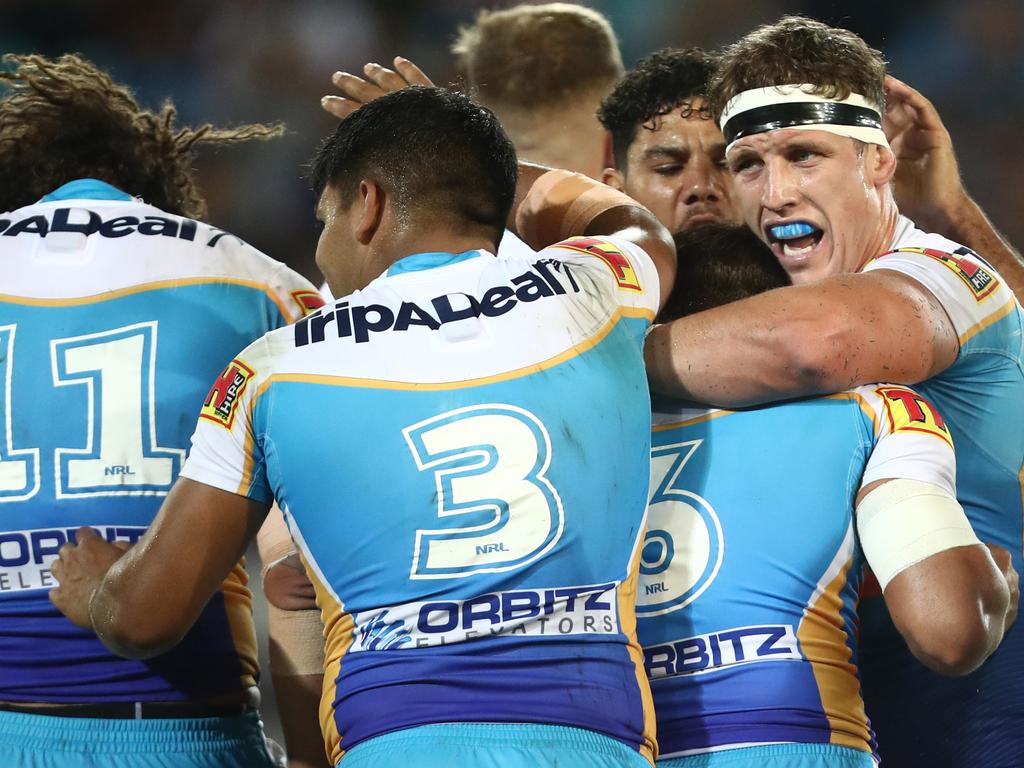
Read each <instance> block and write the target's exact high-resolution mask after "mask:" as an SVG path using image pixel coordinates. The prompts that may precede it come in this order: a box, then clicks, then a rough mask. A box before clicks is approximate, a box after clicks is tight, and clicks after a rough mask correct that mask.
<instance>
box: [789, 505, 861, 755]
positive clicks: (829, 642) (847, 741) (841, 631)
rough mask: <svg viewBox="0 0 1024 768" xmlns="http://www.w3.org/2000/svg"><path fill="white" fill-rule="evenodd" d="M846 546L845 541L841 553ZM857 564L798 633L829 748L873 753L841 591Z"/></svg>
mask: <svg viewBox="0 0 1024 768" xmlns="http://www.w3.org/2000/svg"><path fill="white" fill-rule="evenodd" d="M851 525H852V523H851ZM845 546H846V541H844V542H843V545H842V546H841V547H840V550H842V548H844V547H845ZM838 554H839V553H837V555H838ZM853 560H854V557H853V555H852V554H851V555H850V556H849V557H848V558H847V559H846V560H845V562H844V563H843V564H842V566H841V567H840V568H839V571H838V573H836V575H835V577H834V578H833V579H832V580H831V581H830V582H829V583H828V584H827V585H826V586H825V588H824V589H823V590H822V592H821V594H819V595H818V597H817V599H816V600H815V601H814V602H813V603H811V604H809V605H808V606H807V608H806V609H805V611H804V616H803V618H802V619H801V620H800V626H799V627H798V628H797V633H796V634H797V638H798V639H799V641H800V649H801V651H802V652H803V654H804V657H805V658H806V659H807V660H808V661H809V662H810V664H811V669H812V670H813V672H814V680H815V682H816V683H817V684H818V695H819V696H820V697H821V707H822V710H823V712H824V714H825V717H826V719H827V720H828V724H829V730H830V731H831V737H830V739H829V741H830V743H832V744H837V745H840V746H844V747H852V748H853V749H858V750H861V751H862V752H870V751H871V746H870V740H871V732H870V730H869V729H868V720H867V715H866V714H865V712H864V700H863V699H862V698H861V695H860V679H859V678H858V677H857V668H856V667H855V666H854V665H853V663H852V662H851V659H852V658H853V651H852V650H851V649H850V645H849V640H850V637H849V635H848V634H847V632H846V628H845V627H844V625H843V614H842V611H843V598H842V591H843V587H845V586H846V583H847V577H848V574H849V571H850V567H851V566H852V565H853Z"/></svg>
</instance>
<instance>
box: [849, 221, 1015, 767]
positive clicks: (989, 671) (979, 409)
mask: <svg viewBox="0 0 1024 768" xmlns="http://www.w3.org/2000/svg"><path fill="white" fill-rule="evenodd" d="M866 269H868V270H872V269H888V270H895V271H898V272H901V273H904V274H906V275H909V276H910V277H912V278H914V279H915V280H918V281H919V282H920V283H921V284H922V285H924V286H925V287H926V288H928V289H929V290H930V291H931V292H932V293H933V294H934V295H935V296H936V298H937V299H938V300H939V302H940V303H941V304H942V306H943V308H944V309H945V310H946V312H947V314H948V315H949V317H950V319H951V321H952V323H953V327H954V328H955V329H956V332H957V334H958V335H959V337H960V354H959V355H958V357H957V359H956V361H955V362H954V363H953V365H951V366H950V367H949V368H947V369H946V370H944V371H942V372H941V373H940V374H938V375H937V376H935V377H934V378H931V379H929V380H928V381H925V382H922V383H920V384H918V385H917V386H916V388H917V389H919V390H920V391H921V392H922V393H923V394H925V395H926V396H927V397H929V398H930V399H931V400H932V401H933V402H934V403H935V404H936V406H937V407H938V408H939V410H940V411H941V412H942V414H943V415H944V416H945V418H946V421H947V423H948V424H949V428H950V431H951V432H952V435H953V438H954V441H955V443H956V452H957V466H958V481H957V486H958V494H957V495H958V498H959V499H960V502H961V503H962V504H963V506H964V510H965V511H966V512H967V515H968V517H969V518H970V520H971V524H972V525H973V526H974V529H975V530H976V531H977V533H978V537H979V538H980V539H981V540H982V541H987V542H993V543H995V544H999V545H1000V546H1003V547H1005V548H1006V549H1008V550H1009V551H1010V553H1011V555H1012V556H1013V564H1014V566H1015V567H1016V569H1017V571H1018V572H1021V571H1022V570H1024V559H1022V538H1024V505H1022V498H1021V496H1022V491H1024V468H1022V465H1024V335H1022V329H1024V313H1022V311H1021V307H1020V304H1019V303H1018V301H1016V300H1015V299H1014V296H1013V294H1012V292H1011V291H1010V289H1009V288H1008V287H1007V286H1006V285H1005V284H1004V282H1003V280H1002V278H1001V277H1000V276H999V275H998V273H996V272H995V271H994V270H993V269H992V267H991V266H990V265H988V264H987V263H986V262H985V261H984V259H982V258H980V257H978V255H977V254H975V253H973V252H972V251H970V250H969V249H967V248H964V247H963V246H961V245H959V244H958V243H954V242H952V241H950V240H947V239H945V238H943V237H940V236H938V235H934V234H928V233H925V232H922V231H920V230H917V229H915V228H914V225H913V223H912V222H910V221H909V220H908V219H906V218H901V219H900V222H899V225H898V227H897V231H896V236H895V238H894V242H893V246H892V252H891V253H888V254H885V255H883V256H880V257H879V258H878V259H876V260H874V261H873V262H871V263H870V264H869V265H868V266H867V267H866ZM862 613H863V615H864V635H863V637H864V642H863V647H864V655H863V663H862V669H863V673H864V691H865V698H866V700H867V702H868V708H869V714H870V715H871V718H872V722H873V723H874V724H875V730H876V733H877V734H878V743H879V748H880V750H881V752H882V755H883V757H886V758H887V759H888V760H890V761H891V762H892V764H893V765H929V766H947V765H949V766H971V768H1001V767H1002V766H1008V765H1024V630H1022V629H1021V628H1020V627H1019V626H1017V625H1014V627H1012V628H1011V629H1010V631H1009V632H1008V633H1007V635H1006V637H1005V638H1004V640H1003V644H1002V646H1001V647H1000V648H999V649H998V650H997V651H996V652H995V653H994V654H993V655H992V656H991V657H990V658H989V659H988V661H986V662H985V664H984V665H983V666H982V667H981V668H980V669H979V670H978V671H977V672H974V673H973V674H971V675H968V676H967V677H963V678H944V677H941V676H939V675H937V674H935V673H933V672H930V671H929V670H927V669H925V668H924V667H923V666H921V665H920V664H917V663H915V662H914V660H913V659H912V657H910V655H909V652H908V651H907V650H906V648H905V646H904V645H903V644H902V642H901V641H900V639H899V637H898V635H897V633H896V631H895V629H894V628H893V627H892V625H891V623H890V621H889V619H888V616H887V615H886V614H885V610H884V605H882V604H881V601H880V600H877V599H875V600H870V599H866V600H865V601H864V603H863V608H862Z"/></svg>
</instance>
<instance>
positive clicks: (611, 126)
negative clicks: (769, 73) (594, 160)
mask: <svg viewBox="0 0 1024 768" xmlns="http://www.w3.org/2000/svg"><path fill="white" fill-rule="evenodd" d="M716 63H717V58H716V57H715V56H714V54H711V53H708V52H707V51H704V50H702V49H700V48H665V49H663V50H660V51H656V52H655V53H652V54H651V55H650V56H646V57H645V58H643V59H641V60H640V61H639V62H638V63H637V65H636V66H635V67H634V68H633V69H631V70H630V71H629V72H627V73H626V76H625V77H623V78H622V79H621V80H620V81H619V82H618V84H617V85H616V86H615V88H614V90H612V92H611V93H610V94H608V97H607V98H606V99H605V100H604V101H603V102H602V103H601V109H600V110H599V111H598V113H597V116H598V119H600V121H601V124H602V125H603V126H604V127H605V129H606V130H608V131H610V132H611V134H612V149H613V150H614V152H615V163H616V165H617V166H618V167H619V169H620V170H621V169H623V168H625V165H626V154H627V153H628V152H629V147H630V145H631V144H632V143H633V140H634V139H635V138H636V132H637V129H638V128H640V127H641V126H643V127H645V128H650V129H651V130H654V128H655V125H654V123H653V121H654V120H655V118H657V117H660V116H661V115H666V114H668V113H669V112H671V111H672V110H674V109H676V108H677V107H680V106H682V105H683V104H685V103H687V102H690V101H692V100H694V99H696V98H704V97H706V95H707V89H708V83H709V82H710V80H711V75H712V74H713V73H714V71H715V65H716ZM706 116H707V117H709V118H710V113H708V114H707V115H706Z"/></svg>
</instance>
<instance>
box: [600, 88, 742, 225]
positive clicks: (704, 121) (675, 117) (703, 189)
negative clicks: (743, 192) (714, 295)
mask: <svg viewBox="0 0 1024 768" xmlns="http://www.w3.org/2000/svg"><path fill="white" fill-rule="evenodd" d="M703 107H704V100H703V99H699V98H698V99H695V100H694V101H693V103H692V104H690V103H689V102H688V103H686V104H684V105H680V106H679V107H677V108H675V109H673V110H671V111H670V112H668V113H667V114H665V115H661V116H659V117H656V118H654V119H653V120H652V121H651V122H650V123H649V124H648V123H645V124H644V125H641V126H639V127H638V128H637V131H636V138H634V139H633V143H632V144H630V145H629V150H628V152H627V157H626V167H625V168H623V169H615V168H608V169H606V170H605V172H604V178H603V180H604V182H605V183H606V184H608V185H609V186H612V187H615V188H616V189H619V190H621V191H623V192H625V193H626V194H627V195H629V196H630V197H632V198H633V199H634V200H636V201H637V202H639V203H641V204H642V205H644V206H645V207H646V208H648V209H649V210H650V211H651V212H652V213H653V214H654V215H655V216H657V217H658V220H659V221H660V222H661V223H662V224H664V225H665V226H666V227H668V228H669V230H670V231H671V232H672V233H677V232H682V231H684V230H687V229H691V228H693V227H695V226H699V225H701V224H706V223H711V222H723V221H734V220H736V218H737V217H736V213H735V211H734V207H733V201H732V194H731V187H732V179H730V178H729V174H728V170H727V168H726V164H725V138H724V137H723V136H722V132H721V131H720V130H719V129H718V126H717V125H716V124H715V121H714V120H712V119H710V118H709V117H708V116H707V115H706V113H705V112H704V111H703ZM684 115H686V116H685V117H684Z"/></svg>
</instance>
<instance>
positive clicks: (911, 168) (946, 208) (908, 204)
mask: <svg viewBox="0 0 1024 768" xmlns="http://www.w3.org/2000/svg"><path fill="white" fill-rule="evenodd" d="M885 85H886V107H885V126H884V127H885V133H886V136H887V137H888V138H889V143H890V145H891V146H892V149H893V152H894V153H895V154H896V158H897V160H898V161H899V163H898V165H897V168H896V202H897V203H898V204H899V207H900V210H901V211H903V212H904V213H906V214H907V215H908V216H910V217H911V218H912V219H914V221H915V222H916V223H917V224H918V225H919V226H922V227H924V228H925V229H928V230H931V231H933V232H937V233H939V234H940V235H945V236H946V237H948V238H950V239H952V240H956V241H957V242H959V243H963V244H964V245H966V246H967V247H968V248H971V249H972V250H974V251H976V252H977V253H979V254H981V256H983V257H984V258H985V259H986V260H987V261H989V262H990V263H991V264H992V266H994V267H995V268H996V270H997V271H998V272H999V273H1000V274H1001V275H1002V276H1003V279H1004V280H1006V282H1007V284H1008V285H1009V286H1010V289H1011V290H1013V292H1014V293H1015V294H1017V296H1018V298H1019V297H1021V296H1024V259H1022V258H1021V255H1020V253H1019V252H1018V251H1017V250H1016V249H1015V248H1014V247H1013V246H1012V245H1010V243H1009V241H1007V240H1006V238H1005V237H1003V236H1002V235H1001V234H1000V233H999V232H998V231H997V230H996V228H995V226H994V225H993V224H992V222H991V221H990V220H989V218H988V216H986V215H985V212H984V211H983V210H982V209H981V206H979V205H978V204H977V203H976V202H975V201H974V199H973V198H971V196H970V195H968V194H967V190H966V189H964V186H963V181H962V180H961V178H960V168H959V165H958V164H957V160H956V153H955V152H954V150H953V140H952V138H951V137H950V135H949V131H948V130H946V126H945V125H944V124H943V122H942V119H941V118H940V117H939V113H938V110H936V109H935V105H933V104H932V103H931V102H930V101H929V100H928V99H926V98H925V97H924V96H923V95H921V93H919V92H918V91H916V90H915V89H913V88H911V87H910V86H909V85H907V84H906V83H904V82H902V81H900V80H897V79H896V78H895V77H887V78H886V80H885Z"/></svg>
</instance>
